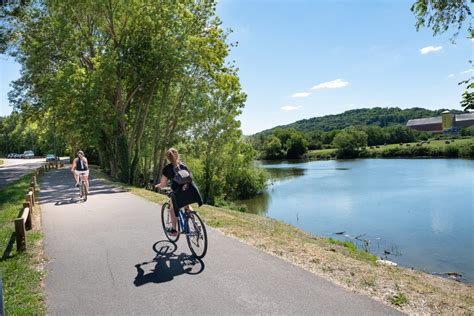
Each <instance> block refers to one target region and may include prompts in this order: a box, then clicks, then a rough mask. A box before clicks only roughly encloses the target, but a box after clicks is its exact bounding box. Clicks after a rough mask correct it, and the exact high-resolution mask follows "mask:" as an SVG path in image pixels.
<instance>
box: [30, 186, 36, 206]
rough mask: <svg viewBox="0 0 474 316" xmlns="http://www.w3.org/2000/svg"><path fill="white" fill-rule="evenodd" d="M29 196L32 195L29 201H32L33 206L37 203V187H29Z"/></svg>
mask: <svg viewBox="0 0 474 316" xmlns="http://www.w3.org/2000/svg"><path fill="white" fill-rule="evenodd" d="M28 196H29V197H30V199H29V202H30V203H31V206H34V205H35V189H34V188H32V187H29V188H28Z"/></svg>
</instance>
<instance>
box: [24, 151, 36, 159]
mask: <svg viewBox="0 0 474 316" xmlns="http://www.w3.org/2000/svg"><path fill="white" fill-rule="evenodd" d="M22 158H25V159H32V158H35V153H34V152H33V151H31V150H27V151H25V152H24V153H23V157H22Z"/></svg>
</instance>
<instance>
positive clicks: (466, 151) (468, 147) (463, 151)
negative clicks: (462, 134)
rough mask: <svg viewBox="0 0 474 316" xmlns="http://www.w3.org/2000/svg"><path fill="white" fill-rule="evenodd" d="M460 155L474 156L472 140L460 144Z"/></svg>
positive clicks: (464, 156)
mask: <svg viewBox="0 0 474 316" xmlns="http://www.w3.org/2000/svg"><path fill="white" fill-rule="evenodd" d="M459 157H461V158H474V142H470V143H467V144H464V145H462V146H460V148H459Z"/></svg>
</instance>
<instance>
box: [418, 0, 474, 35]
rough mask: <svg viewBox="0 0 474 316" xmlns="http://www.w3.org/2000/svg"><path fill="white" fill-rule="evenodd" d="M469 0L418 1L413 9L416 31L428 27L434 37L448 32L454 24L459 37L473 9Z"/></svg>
mask: <svg viewBox="0 0 474 316" xmlns="http://www.w3.org/2000/svg"><path fill="white" fill-rule="evenodd" d="M468 2H469V1H468V0H450V1H446V0H416V1H415V3H414V4H413V5H412V7H411V11H412V12H413V13H414V14H415V16H416V18H417V21H416V29H417V30H419V29H420V28H421V27H428V28H431V29H432V30H433V35H437V34H439V33H444V32H446V31H447V30H448V29H449V28H450V27H451V26H452V25H453V24H455V25H457V31H455V33H454V36H453V38H454V37H456V36H457V34H458V33H459V30H460V29H461V27H462V24H463V22H464V21H465V20H468V19H469V16H470V15H471V9H470V8H469V5H468Z"/></svg>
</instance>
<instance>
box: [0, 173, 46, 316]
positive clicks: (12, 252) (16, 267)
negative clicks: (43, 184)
mask: <svg viewBox="0 0 474 316" xmlns="http://www.w3.org/2000/svg"><path fill="white" fill-rule="evenodd" d="M30 179H31V174H29V175H26V176H24V177H22V178H20V179H19V180H17V181H16V182H14V183H12V184H10V185H8V186H6V187H4V188H2V189H0V250H1V253H0V255H1V256H2V257H1V258H0V272H1V274H2V279H3V294H4V302H5V313H6V315H44V314H45V307H44V294H43V292H42V289H41V280H42V278H43V272H42V270H41V269H40V268H39V267H40V266H41V263H42V247H41V240H42V237H43V236H42V233H41V232H40V231H39V230H35V229H33V230H30V231H27V233H26V239H27V250H26V251H25V252H24V253H18V252H17V251H16V245H15V243H14V242H13V241H14V238H15V237H14V231H15V227H14V223H13V220H14V219H15V218H17V217H18V216H19V215H20V212H21V210H22V205H23V201H24V198H25V194H26V192H27V188H28V186H29V183H30ZM35 208H36V207H35ZM38 212H39V210H38V209H37V208H36V209H35V211H34V214H37V213H38ZM36 216H38V215H36ZM36 227H37V226H36Z"/></svg>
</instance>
